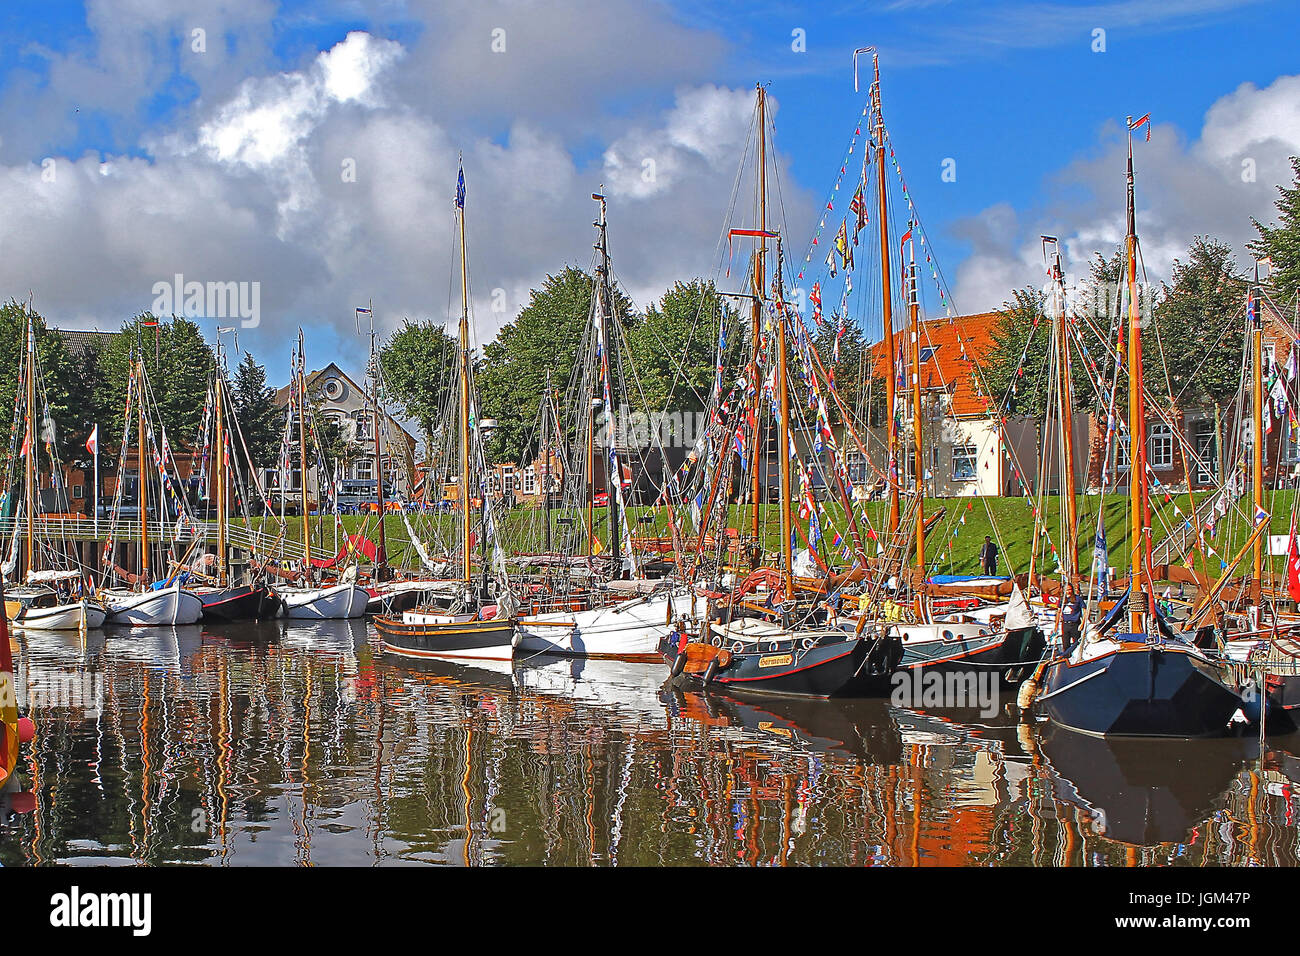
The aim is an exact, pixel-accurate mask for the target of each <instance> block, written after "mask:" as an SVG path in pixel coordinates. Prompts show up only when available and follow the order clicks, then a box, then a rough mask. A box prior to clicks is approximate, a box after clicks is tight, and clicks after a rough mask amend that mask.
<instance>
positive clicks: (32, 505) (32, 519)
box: [19, 309, 37, 584]
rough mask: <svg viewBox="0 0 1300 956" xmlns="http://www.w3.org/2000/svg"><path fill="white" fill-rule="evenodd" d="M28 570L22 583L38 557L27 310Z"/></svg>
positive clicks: (32, 337)
mask: <svg viewBox="0 0 1300 956" xmlns="http://www.w3.org/2000/svg"><path fill="white" fill-rule="evenodd" d="M26 384H27V423H26V424H27V460H26V462H25V463H24V464H25V468H26V471H27V555H26V557H27V572H26V574H25V575H24V576H23V579H22V581H20V582H19V583H20V584H24V583H26V582H27V579H28V577H30V576H31V573H32V572H33V571H35V570H37V567H36V565H37V559H36V478H37V473H36V331H35V329H34V328H33V327H32V313H31V310H30V309H29V310H28V312H27V383H26Z"/></svg>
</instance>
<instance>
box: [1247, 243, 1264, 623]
mask: <svg viewBox="0 0 1300 956" xmlns="http://www.w3.org/2000/svg"><path fill="white" fill-rule="evenodd" d="M1249 298H1250V301H1251V303H1252V307H1253V308H1252V311H1253V313H1254V314H1253V315H1251V316H1250V320H1251V329H1250V336H1251V354H1252V362H1251V364H1252V365H1253V366H1254V382H1253V400H1254V409H1253V411H1254V419H1253V421H1252V430H1251V436H1252V440H1251V458H1252V462H1251V465H1252V467H1251V492H1252V496H1253V500H1254V503H1255V511H1254V516H1255V518H1256V520H1257V517H1258V515H1259V514H1260V513H1261V512H1262V511H1263V510H1264V316H1263V313H1262V311H1261V309H1260V305H1261V304H1262V303H1261V302H1260V295H1259V264H1258V263H1256V265H1255V281H1254V283H1253V284H1252V285H1251V288H1250V293H1249ZM1251 558H1252V564H1251V572H1250V603H1251V604H1252V605H1254V606H1255V608H1256V613H1257V614H1258V613H1259V612H1258V609H1259V603H1260V597H1261V595H1262V593H1263V583H1264V539H1263V537H1262V536H1259V537H1256V538H1255V546H1254V548H1253V549H1252V550H1251Z"/></svg>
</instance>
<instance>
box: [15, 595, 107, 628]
mask: <svg viewBox="0 0 1300 956" xmlns="http://www.w3.org/2000/svg"><path fill="white" fill-rule="evenodd" d="M107 616H108V609H107V608H105V607H104V606H103V605H102V604H99V603H97V602H95V601H76V602H74V603H72V604H59V605H57V606H55V607H25V608H23V610H22V612H21V613H20V614H19V615H18V617H17V618H16V619H15V620H14V624H15V625H16V626H18V627H23V628H28V629H30V630H33V631H79V630H81V629H82V628H85V629H86V630H88V631H93V630H95V629H96V628H98V627H101V626H102V625H103V623H104V619H105V618H106V617H107Z"/></svg>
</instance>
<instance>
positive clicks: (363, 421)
mask: <svg viewBox="0 0 1300 956" xmlns="http://www.w3.org/2000/svg"><path fill="white" fill-rule="evenodd" d="M373 437H374V433H373V432H372V431H371V430H370V415H369V414H368V413H366V412H358V413H357V441H368V440H370V439H371V438H373Z"/></svg>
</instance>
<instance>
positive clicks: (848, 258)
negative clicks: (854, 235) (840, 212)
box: [835, 219, 853, 270]
mask: <svg viewBox="0 0 1300 956" xmlns="http://www.w3.org/2000/svg"><path fill="white" fill-rule="evenodd" d="M835 248H836V250H837V251H838V252H839V254H840V265H841V266H842V267H843V268H844V269H845V270H848V269H852V268H853V249H852V248H851V247H850V246H849V233H848V220H847V219H846V220H843V221H841V222H840V231H839V232H838V233H836V235H835Z"/></svg>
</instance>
